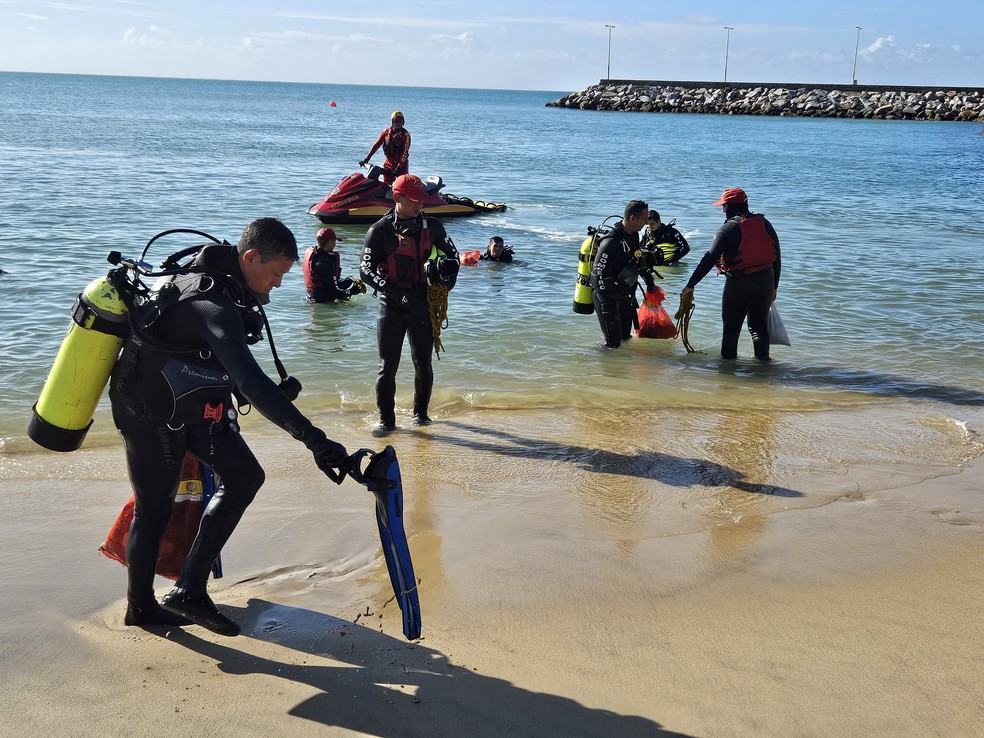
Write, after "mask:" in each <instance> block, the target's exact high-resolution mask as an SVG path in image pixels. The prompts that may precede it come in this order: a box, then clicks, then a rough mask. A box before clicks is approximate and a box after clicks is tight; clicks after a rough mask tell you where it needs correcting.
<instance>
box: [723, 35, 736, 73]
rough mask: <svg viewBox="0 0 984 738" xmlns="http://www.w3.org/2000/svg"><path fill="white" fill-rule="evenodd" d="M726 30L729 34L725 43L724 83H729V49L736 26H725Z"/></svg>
mask: <svg viewBox="0 0 984 738" xmlns="http://www.w3.org/2000/svg"><path fill="white" fill-rule="evenodd" d="M724 30H725V31H727V32H728V38H727V40H726V41H725V42H724V81H725V82H727V81H728V49H730V48H731V32H732V31H733V30H735V27H734V26H725V27H724Z"/></svg>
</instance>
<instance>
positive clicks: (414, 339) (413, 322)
mask: <svg viewBox="0 0 984 738" xmlns="http://www.w3.org/2000/svg"><path fill="white" fill-rule="evenodd" d="M425 223H426V230H427V239H428V240H429V244H421V243H420V240H421V239H422V237H423V236H422V233H423V226H424V224H425ZM406 243H410V244H417V245H418V246H419V248H418V249H416V253H415V254H414V255H413V256H406V257H397V256H395V254H396V252H397V251H398V249H400V248H401V244H403V245H404V246H405V244H406ZM432 246H433V247H436V248H437V250H438V252H440V256H443V257H444V258H445V259H446V260H447V261H448V262H453V268H450V269H448V270H447V272H446V274H445V276H444V279H443V280H442V282H443V283H444V284H445V286H447V288H448V289H449V290H450V289H453V288H454V285H455V282H456V281H457V267H458V250H457V249H456V248H455V246H454V243H453V242H452V241H451V238H450V236H448V234H447V232H446V231H445V230H444V226H443V224H442V223H441V222H440V221H439V220H437V219H436V218H431V217H426V216H418V217H417V218H415V219H413V220H408V221H402V220H397V218H396V213H395V211H390V212H389V213H388V214H386V215H384V216H383V217H382V218H380V219H379V220H378V221H376V222H375V223H373V224H372V225H371V226H370V227H369V230H368V231H367V232H366V238H365V242H364V246H363V254H362V263H361V265H360V267H359V270H360V272H361V273H362V279H363V280H364V281H365V283H366V285H367V286H369V285H371V286H372V287H373V289H375V290H376V292H377V293H378V295H379V318H378V321H377V323H376V342H377V345H378V348H379V372H378V374H377V377H376V406H377V407H378V408H379V416H380V420H381V422H382V423H383V424H384V425H390V426H391V425H394V424H395V423H396V412H395V407H396V371H397V369H398V368H399V366H400V354H401V352H402V351H403V339H404V338H405V337H407V336H408V335H409V337H410V359H411V360H412V361H413V369H414V380H413V389H414V394H413V413H414V415H415V416H418V417H420V418H425V417H427V408H428V406H429V404H430V398H431V391H432V389H433V387H434V368H433V366H432V357H431V352H432V351H433V350H434V334H433V329H432V327H431V319H430V309H429V307H428V304H427V282H426V279H425V276H424V268H425V262H426V260H427V256H428V255H429V252H430V250H431V247H432ZM448 266H449V267H451V265H450V263H449V264H448Z"/></svg>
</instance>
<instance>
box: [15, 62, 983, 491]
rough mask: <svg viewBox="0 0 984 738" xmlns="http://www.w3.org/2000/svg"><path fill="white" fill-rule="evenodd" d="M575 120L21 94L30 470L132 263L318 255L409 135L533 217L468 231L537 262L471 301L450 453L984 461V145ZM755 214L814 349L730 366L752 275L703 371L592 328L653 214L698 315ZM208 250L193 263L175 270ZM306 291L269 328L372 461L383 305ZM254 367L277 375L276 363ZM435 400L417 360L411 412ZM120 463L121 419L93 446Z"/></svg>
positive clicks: (18, 421)
mask: <svg viewBox="0 0 984 738" xmlns="http://www.w3.org/2000/svg"><path fill="white" fill-rule="evenodd" d="M567 92H570V91H544V92H511V91H501V90H458V89H436V88H410V87H363V86H349V85H335V84H327V83H326V84H274V83H255V82H231V81H206V80H177V79H143V78H123V77H95V76H72V75H41V74H12V73H5V74H0V103H2V104H0V175H2V176H0V195H2V196H0V202H2V203H3V207H2V208H0V269H3V270H4V271H5V272H7V273H6V274H4V275H2V276H0V328H2V330H0V390H2V391H0V439H2V440H0V444H2V446H0V452H2V453H3V454H5V455H8V458H9V455H11V454H18V453H22V452H26V451H30V450H32V449H36V447H35V446H34V445H33V444H32V443H31V442H30V441H29V440H27V439H26V436H25V432H24V427H25V424H26V422H27V420H28V418H29V416H30V413H31V406H32V404H33V403H34V402H35V401H36V399H37V397H38V394H39V393H40V391H41V388H42V386H43V382H44V378H45V376H46V374H47V371H48V369H49V368H50V366H51V362H52V360H53V359H54V356H55V354H56V353H57V350H58V347H59V344H60V342H61V340H62V338H63V337H64V335H65V332H66V330H67V328H68V326H69V314H70V311H71V307H72V304H73V302H74V300H75V297H76V295H77V294H78V293H79V292H80V291H81V290H82V289H83V288H84V287H85V285H86V284H87V283H88V282H89V281H91V280H92V279H94V278H97V277H99V276H102V275H104V274H105V273H106V272H107V270H108V269H109V268H110V267H109V264H107V262H106V255H107V253H108V252H109V251H110V250H118V251H121V252H123V253H124V254H125V255H131V256H138V255H139V254H140V253H141V251H142V250H143V248H144V246H145V244H146V243H147V242H148V240H149V239H150V238H151V237H152V236H154V235H155V234H156V233H158V232H160V231H163V230H165V229H170V228H178V227H186V228H193V229H198V230H202V231H205V232H208V233H210V234H213V235H215V236H216V237H218V238H225V239H228V240H229V241H230V242H235V241H236V240H237V238H238V237H239V234H240V233H241V232H242V229H243V227H244V226H245V225H246V224H247V223H248V222H249V221H250V220H252V219H253V218H256V217H259V216H276V217H278V218H280V219H282V220H283V221H284V222H285V223H286V224H287V225H288V226H289V227H290V228H291V229H292V230H293V231H294V232H295V234H296V235H297V237H298V240H299V242H300V245H301V248H302V249H303V248H306V247H307V246H309V245H312V244H314V235H315V232H316V231H317V229H318V228H319V227H320V226H321V224H320V223H319V222H318V221H317V219H316V218H314V217H313V216H310V215H308V214H307V213H306V210H307V208H308V207H309V206H310V205H311V204H312V203H315V202H317V201H318V200H320V199H321V198H322V197H323V196H324V195H325V193H326V192H328V191H329V190H330V189H332V187H334V185H335V184H337V183H338V181H339V180H341V179H342V178H343V177H345V176H347V175H348V174H350V173H351V172H353V171H358V162H359V161H360V160H361V159H362V158H363V157H364V156H365V155H366V152H367V151H368V149H369V146H370V145H371V144H372V142H373V141H375V139H376V136H378V134H379V132H380V131H381V130H382V129H383V128H384V127H385V126H386V125H387V124H388V121H389V116H390V113H391V112H392V111H393V110H396V109H399V110H401V111H402V112H403V113H404V114H405V116H406V121H407V128H408V129H409V130H410V132H411V134H412V136H413V146H412V149H411V157H410V164H411V171H413V172H414V173H416V174H418V175H421V176H428V175H432V174H436V175H440V176H441V177H443V180H444V183H445V188H444V189H445V192H448V193H452V194H455V195H458V196H463V197H470V198H472V199H481V200H489V201H495V202H504V203H507V204H508V206H509V208H508V210H507V211H505V212H503V213H498V214H494V215H487V216H481V217H475V218H470V219H461V220H453V221H448V222H447V223H446V225H447V229H448V232H449V233H450V234H451V236H452V238H453V239H454V241H455V243H456V245H457V246H458V249H459V250H461V251H465V250H472V249H482V250H484V248H485V246H486V244H487V243H488V240H489V238H490V237H491V236H493V235H501V236H503V237H504V238H505V240H506V242H507V243H509V244H511V245H512V246H513V248H514V250H515V253H516V261H515V262H514V263H513V264H509V265H502V264H486V263H484V262H482V263H480V264H479V265H478V266H471V267H463V268H462V270H461V274H460V276H459V279H458V284H457V287H456V288H455V290H454V291H453V292H452V293H451V297H450V305H449V311H448V319H449V323H448V326H447V327H446V328H445V329H444V332H443V333H442V336H441V340H442V342H443V344H444V347H445V349H446V352H445V353H444V354H442V355H441V358H440V361H438V362H435V373H436V377H437V379H436V386H435V394H434V400H433V404H432V415H434V416H435V418H437V419H438V420H439V421H444V422H446V423H447V424H448V425H447V426H446V427H448V428H453V427H454V426H453V425H451V424H453V423H459V425H460V427H458V432H459V434H462V433H466V432H470V431H474V430H475V429H476V428H481V427H483V426H482V424H483V422H487V423H488V424H489V425H490V426H491V425H494V426H495V427H496V428H498V429H499V430H497V431H495V432H497V433H509V432H511V433H515V434H517V435H516V436H515V438H521V439H525V440H527V441H529V443H530V444H532V447H533V448H535V449H536V448H539V450H540V452H542V455H543V457H544V458H548V457H550V456H551V454H554V453H555V454H556V455H557V456H558V457H564V455H565V453H567V452H566V451H563V450H557V447H556V446H555V445H551V444H552V443H553V441H551V440H550V439H551V438H554V439H556V437H557V436H558V435H565V434H566V437H569V438H576V439H577V444H576V447H577V448H580V449H582V450H584V451H585V453H586V454H587V453H589V451H588V450H589V449H591V448H593V447H595V446H609V447H612V448H616V447H619V446H620V445H625V444H643V445H645V444H647V443H648V444H649V447H650V448H652V447H656V448H659V449H660V450H661V451H662V452H669V451H672V452H673V453H675V454H676V455H677V456H683V457H686V458H691V457H694V458H708V457H709V456H711V455H714V454H717V455H718V456H719V459H718V461H720V460H722V459H723V460H727V461H729V463H732V465H733V466H740V465H741V463H742V459H743V458H745V459H747V457H748V456H749V455H750V454H752V455H754V454H757V453H759V452H760V451H761V445H762V444H761V440H762V438H763V437H766V436H768V437H770V438H772V439H773V441H771V442H770V444H772V445H774V444H779V446H781V448H782V449H784V453H783V454H781V455H782V456H783V458H786V459H790V458H793V457H794V456H797V455H799V456H800V457H801V461H802V466H803V467H812V468H814V469H818V468H821V467H822V468H841V465H850V464H851V463H855V462H858V461H861V460H863V461H867V462H870V463H873V464H882V463H886V464H894V463H903V462H906V463H910V464H914V465H917V466H918V465H925V464H930V465H931V464H935V463H939V464H940V465H941V467H944V468H946V467H948V466H952V465H956V464H960V463H963V462H964V461H966V460H967V459H969V458H972V457H974V456H976V455H978V454H979V453H980V452H981V443H980V433H981V429H982V427H984V411H982V401H984V381H982V378H984V287H982V279H981V276H980V269H979V267H980V264H981V253H982V245H984V238H982V236H984V226H982V225H981V220H980V212H979V211H980V207H981V203H982V202H984V178H982V177H981V172H982V171H984V136H982V135H980V134H981V131H980V130H979V129H980V125H979V124H970V123H930V122H903V121H864V120H826V119H809V118H769V117H741V116H713V115H674V114H630V113H599V112H585V111H574V110H564V109H556V108H548V107H546V103H548V102H550V101H552V100H555V99H557V98H559V97H561V96H562V95H563V94H566V93H567ZM332 102H335V105H334V106H332V105H331V103H332ZM376 159H377V161H378V162H379V163H381V156H380V155H377V157H376ZM736 186H740V187H743V188H744V189H745V190H746V191H747V192H748V194H749V198H750V205H751V208H752V210H753V211H757V212H763V213H765V214H766V215H767V216H768V217H769V219H770V220H771V221H772V223H773V225H774V226H775V228H776V231H777V232H778V234H779V237H780V239H781V243H782V254H783V270H782V282H781V285H780V288H779V298H778V302H777V305H778V307H779V308H780V310H781V313H782V316H783V319H784V321H785V324H786V327H787V329H788V331H789V334H790V337H791V339H792V346H791V347H788V348H787V347H775V348H774V350H773V357H774V359H775V360H774V361H773V362H772V364H770V365H760V364H757V363H756V362H754V361H753V360H749V359H748V358H747V357H748V356H749V354H750V353H751V345H750V343H749V340H748V337H747V334H746V335H745V336H743V338H742V342H741V344H740V346H739V352H740V354H741V355H742V356H743V357H745V358H742V359H741V360H739V361H738V362H735V363H728V362H722V361H721V360H720V359H719V358H718V348H719V341H720V330H721V328H720V293H721V288H722V284H723V277H718V276H715V275H714V273H713V272H712V273H711V274H709V275H708V276H707V277H706V278H705V279H704V281H703V282H701V284H700V285H699V286H698V287H697V290H696V295H695V296H696V304H697V307H696V311H695V313H694V315H693V320H692V323H691V325H690V341H691V343H692V344H693V345H694V347H695V348H697V349H698V353H694V354H687V353H686V351H685V349H684V347H683V345H682V343H681V342H680V341H679V340H677V341H671V340H647V339H633V340H630V341H629V342H628V343H627V344H626V345H625V346H623V348H622V349H620V350H618V351H606V350H604V349H601V348H600V347H599V343H600V341H601V333H600V330H599V328H598V325H597V320H596V318H595V317H594V316H584V315H578V314H575V313H574V312H573V311H572V299H573V293H574V284H575V277H576V273H577V263H578V251H579V247H580V244H581V241H582V240H583V239H584V238H585V236H586V230H587V228H588V227H589V226H597V225H599V224H600V223H601V222H602V221H604V220H605V219H606V218H608V217H609V216H612V215H618V214H620V213H621V211H622V208H623V207H624V206H625V204H626V202H627V201H628V200H630V199H635V198H638V199H644V200H646V201H647V202H648V203H649V205H650V207H652V208H655V209H657V210H659V211H660V213H661V214H662V216H663V220H664V221H672V220H675V221H676V224H677V227H678V228H680V230H681V231H682V232H683V233H684V234H685V235H686V236H687V238H688V239H689V241H690V243H691V245H692V249H693V250H692V252H691V254H690V255H689V256H688V257H687V259H686V260H685V262H684V264H682V265H680V266H675V267H670V268H666V269H662V270H660V271H661V273H662V276H663V278H664V279H663V281H662V283H661V285H662V286H663V288H664V289H665V290H666V292H667V295H668V298H667V303H666V304H667V308H668V309H669V311H670V312H671V313H673V312H675V310H676V307H677V305H678V300H679V291H680V289H681V288H682V287H683V286H684V285H685V283H686V281H687V278H688V276H689V274H690V272H691V270H692V269H693V267H694V266H695V265H696V263H697V261H698V260H699V258H700V255H701V254H703V253H704V251H705V250H706V248H707V247H708V245H709V244H710V241H711V239H712V237H713V235H714V232H715V230H716V229H717V228H718V227H719V226H720V225H721V222H722V216H721V212H720V208H717V207H714V206H713V205H712V204H711V203H712V202H713V201H714V200H715V199H717V197H718V196H719V194H720V192H721V191H722V190H723V189H725V188H728V187H736ZM335 230H336V231H337V232H338V234H339V236H340V237H341V238H342V239H343V240H344V242H343V243H341V244H340V245H339V247H338V250H339V252H340V253H341V259H342V267H343V272H344V274H345V275H346V276H356V274H357V268H358V261H359V256H360V252H361V245H362V239H363V236H364V234H365V231H366V226H355V225H341V226H335ZM197 240H199V241H200V240H201V239H197ZM195 242H196V239H185V240H182V239H180V238H173V237H169V238H167V239H165V240H162V241H159V242H157V243H156V244H154V246H152V247H151V251H150V252H149V253H148V259H149V260H151V261H155V262H156V261H159V260H160V259H161V258H163V257H164V256H166V255H167V254H169V253H171V252H172V251H175V250H177V249H179V248H181V247H184V246H186V245H190V244H192V243H195ZM300 271H301V270H300V268H299V267H297V268H295V269H294V270H293V271H292V272H291V273H290V274H288V275H287V277H286V278H285V280H284V283H283V286H282V288H281V289H279V290H276V291H275V292H274V295H273V301H272V303H271V305H270V306H268V315H269V318H270V322H271V325H272V328H273V334H274V337H275V340H276V346H277V349H278V351H279V353H280V356H281V358H282V359H283V361H284V363H285V364H286V366H287V368H288V370H289V372H290V373H291V374H293V375H295V376H297V377H298V378H300V380H301V382H302V383H303V385H304V392H303V394H302V395H301V398H300V400H299V401H298V402H299V404H300V406H301V407H302V408H303V409H304V410H305V411H306V412H308V413H312V414H315V415H316V416H317V417H318V418H321V419H322V421H321V422H323V423H324V424H325V425H326V427H330V426H331V425H332V424H347V425H348V427H350V428H353V429H355V432H358V433H363V432H364V433H365V434H366V437H367V438H368V430H369V429H370V427H371V426H372V425H373V424H374V422H375V419H376V415H375V407H374V391H373V386H374V380H375V375H376V364H377V354H376V337H375V321H376V311H377V303H376V300H375V299H373V297H372V295H371V294H369V295H365V296H360V297H357V298H355V299H353V300H352V301H350V302H348V303H342V304H333V305H312V304H308V303H307V302H306V301H305V299H304V289H303V283H302V278H301V273H300ZM254 353H255V355H256V356H257V357H258V359H259V360H260V362H261V363H262V364H263V365H264V366H265V367H266V368H268V369H269V370H270V372H271V373H273V365H272V361H271V360H270V355H269V351H268V350H267V348H266V347H265V344H260V345H257V346H256V347H254ZM411 376H412V375H411V367H410V362H409V356H408V355H405V358H404V366H403V367H401V371H400V375H399V377H398V385H399V390H398V397H397V400H398V405H399V406H400V408H401V413H402V412H403V411H405V410H407V409H408V408H409V405H410V394H411V392H412V380H411ZM483 419H484V420H483ZM628 419H631V420H632V422H631V424H629V423H627V422H626V421H627V420H628ZM401 421H406V418H405V417H404V416H403V415H401ZM777 424H779V426H781V427H778V426H777ZM629 425H631V428H632V430H631V434H633V435H632V436H631V437H628V435H627V434H628V433H629V431H628V430H627V428H628V427H629ZM769 434H771V435H769ZM640 436H641V437H640ZM742 438H744V439H750V440H748V442H747V443H742V442H739V441H738V439H742ZM117 442H118V441H117V440H116V436H115V433H114V431H113V426H112V421H111V419H110V418H109V414H108V407H107V402H106V400H105V398H104V400H103V403H102V405H101V406H100V409H99V410H98V412H97V415H96V423H95V425H94V427H93V430H92V431H91V432H90V435H89V438H88V439H87V441H86V444H87V445H96V446H98V445H99V444H105V443H117ZM538 443H539V444H540V445H539V446H537V444H538ZM714 443H717V444H718V446H717V447H713V446H714ZM721 443H724V444H725V445H727V444H728V443H732V446H731V447H728V448H721V447H720V444H721ZM735 443H737V445H734V444H735ZM674 444H677V445H676V446H674ZM709 444H710V445H709ZM770 447H772V446H771V445H770ZM565 448H566V447H565ZM797 449H798V450H797ZM794 450H797V451H796V452H795V453H794V452H793V451H794ZM534 453H536V452H534ZM732 457H734V458H732ZM596 461H597V460H596ZM615 462H617V459H615V460H614V461H613V463H615ZM599 463H600V462H599ZM831 464H833V465H834V466H833V467H831V466H830V465H831ZM772 483H774V484H775V483H776V481H775V480H772ZM834 486H837V485H834ZM841 491H844V490H841Z"/></svg>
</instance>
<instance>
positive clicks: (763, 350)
mask: <svg viewBox="0 0 984 738" xmlns="http://www.w3.org/2000/svg"><path fill="white" fill-rule="evenodd" d="M729 216H730V217H729V218H728V220H727V221H725V223H724V225H722V226H721V227H720V228H718V231H717V233H716V234H714V241H713V242H712V243H711V247H710V249H708V251H707V253H706V254H704V256H703V257H702V258H701V260H700V263H699V264H697V267H696V269H694V272H693V274H691V275H690V280H689V281H688V282H687V287H691V288H692V287H695V286H696V285H697V283H698V282H700V281H701V280H702V279H703V278H704V277H705V276H706V275H707V273H708V272H709V271H710V270H711V269H712V268H713V267H714V265H715V264H718V265H720V266H721V268H722V269H723V270H724V272H725V274H726V275H727V279H726V281H725V283H724V291H723V293H722V295H721V320H722V322H723V323H724V329H723V335H722V338H721V356H722V357H723V358H725V359H734V358H736V357H737V356H738V339H739V337H740V336H741V328H742V324H743V323H744V322H745V318H746V317H747V318H748V332H749V333H750V334H751V336H752V347H753V349H754V351H755V357H756V358H758V359H763V360H765V359H768V358H769V329H768V321H769V307H770V306H771V305H772V297H773V294H774V292H775V290H776V289H778V287H779V274H780V272H781V271H782V255H781V252H780V249H779V236H778V235H776V231H775V229H774V228H773V227H772V224H771V223H770V222H769V221H768V220H767V219H766V218H765V216H764V215H761V214H757V215H752V214H750V213H748V212H747V211H746V212H738V213H735V214H733V215H732V214H731V213H729ZM749 218H761V220H762V221H763V222H762V223H761V225H762V226H764V237H765V238H768V239H771V241H772V242H773V244H774V249H775V250H774V259H773V260H772V262H771V263H768V264H758V265H756V266H755V267H753V268H750V269H748V270H745V269H742V268H740V267H736V266H734V265H735V263H736V260H739V259H740V258H741V257H740V256H739V252H740V249H741V244H742V221H744V220H746V219H749Z"/></svg>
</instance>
